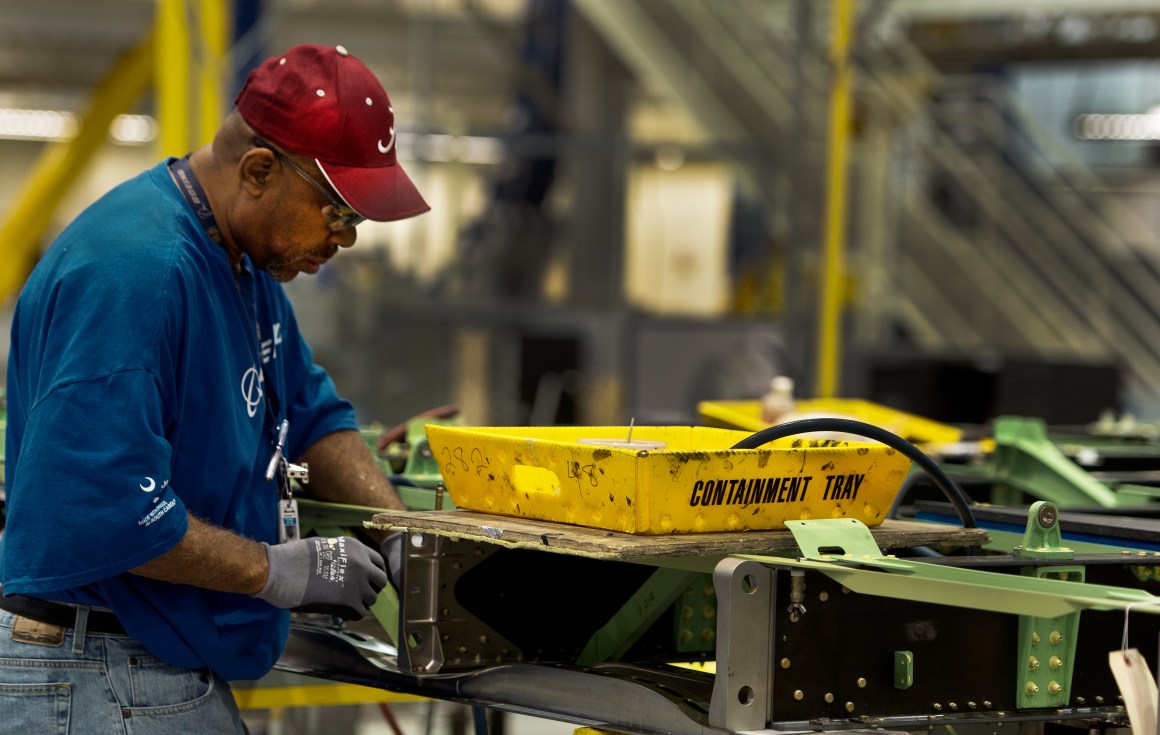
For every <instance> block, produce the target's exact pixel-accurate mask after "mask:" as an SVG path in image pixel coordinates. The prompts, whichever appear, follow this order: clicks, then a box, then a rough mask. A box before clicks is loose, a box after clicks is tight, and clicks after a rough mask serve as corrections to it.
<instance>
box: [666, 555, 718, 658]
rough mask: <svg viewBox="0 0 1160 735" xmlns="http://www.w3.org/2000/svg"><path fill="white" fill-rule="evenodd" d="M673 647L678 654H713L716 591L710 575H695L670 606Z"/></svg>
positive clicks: (715, 627)
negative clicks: (671, 607) (673, 637)
mask: <svg viewBox="0 0 1160 735" xmlns="http://www.w3.org/2000/svg"><path fill="white" fill-rule="evenodd" d="M673 633H674V636H675V639H674V646H675V648H676V650H677V651H678V652H680V653H705V654H709V653H713V652H714V651H716V650H717V590H716V588H715V587H713V575H712V574H698V575H697V577H696V578H694V579H693V581H692V582H691V583H690V584H688V585H686V586H685V591H684V592H683V593H681V595H680V597H679V598H678V599H677V604H675V605H673Z"/></svg>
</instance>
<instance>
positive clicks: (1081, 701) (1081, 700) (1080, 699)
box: [1075, 697, 1087, 707]
mask: <svg viewBox="0 0 1160 735" xmlns="http://www.w3.org/2000/svg"><path fill="white" fill-rule="evenodd" d="M1075 703H1076V704H1078V705H1080V706H1081V707H1082V706H1083V705H1085V704H1087V700H1086V699H1084V698H1083V697H1076V698H1075Z"/></svg>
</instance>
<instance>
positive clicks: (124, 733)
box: [0, 610, 246, 735]
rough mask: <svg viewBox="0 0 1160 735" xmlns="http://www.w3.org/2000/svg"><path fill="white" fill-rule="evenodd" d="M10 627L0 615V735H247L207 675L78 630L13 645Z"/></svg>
mask: <svg viewBox="0 0 1160 735" xmlns="http://www.w3.org/2000/svg"><path fill="white" fill-rule="evenodd" d="M14 619H15V616H13V615H12V614H11V613H9V612H6V611H4V610H0V735H10V734H11V735H17V734H19V735H33V734H34V733H35V735H41V734H42V733H44V734H45V735H48V734H50V733H54V734H59V735H68V734H69V733H72V734H73V735H114V734H115V735H177V734H178V733H214V734H215V735H217V733H239V734H241V733H245V732H246V728H245V726H244V725H243V724H242V720H241V716H240V715H239V714H238V708H237V705H236V704H235V703H234V698H233V694H232V693H231V692H230V687H229V684H227V683H226V682H225V681H224V680H223V679H222V678H221V677H219V676H217V675H216V674H214V673H213V672H212V671H210V670H209V669H178V668H174V667H172V666H170V665H168V664H166V663H164V662H162V661H160V660H159V659H157V657H155V656H153V655H152V654H150V653H149V651H148V650H147V649H146V648H145V647H144V646H142V645H141V644H140V643H138V642H137V641H136V640H135V639H133V638H130V637H128V636H125V635H110V634H107V633H92V632H88V633H84V634H80V635H78V634H77V631H78V630H80V625H78V626H77V627H75V628H72V629H70V630H69V631H68V632H67V633H66V634H65V637H64V643H63V644H62V645H60V646H54V647H50V646H42V645H36V644H32V643H23V642H19V641H14V640H12V621H13V620H14ZM80 622H81V621H80V620H79V619H78V623H80Z"/></svg>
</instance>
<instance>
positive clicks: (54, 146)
mask: <svg viewBox="0 0 1160 735" xmlns="http://www.w3.org/2000/svg"><path fill="white" fill-rule="evenodd" d="M152 61H153V36H152V35H150V37H149V38H147V39H145V41H144V42H142V43H141V44H140V45H139V46H137V47H136V48H134V49H132V50H131V51H129V52H128V53H126V54H125V55H124V56H122V57H121V58H120V59H119V60H118V61H117V63H116V64H115V65H114V66H113V69H112V70H111V71H110V72H109V74H108V75H107V76H106V77H105V78H104V79H103V80H102V81H101V83H100V84H98V85H97V88H96V90H95V91H94V92H93V97H92V100H91V102H90V104H89V109H88V111H87V112H86V113H85V115H84V117H83V119H82V120H81V125H80V132H79V133H77V136H76V137H75V138H73V139H72V140H70V141H67V142H61V143H48V144H46V145H45V148H44V151H43V152H42V153H41V154H40V157H39V158H38V159H37V161H36V163H35V164H34V165H33V167H32V170H31V172H30V173H29V175H28V179H27V180H26V181H25V182H24V185H23V187H22V188H21V190H20V194H19V195H18V196H17V197H16V201H15V202H14V203H13V204H12V208H11V209H10V210H9V212H8V215H7V216H6V217H5V218H4V220H3V221H2V222H0V243H4V246H3V247H4V250H5V257H4V258H0V301H4V300H6V299H7V298H8V297H9V296H11V295H12V294H13V293H15V292H16V291H17V290H18V289H19V288H20V286H21V285H22V284H23V283H24V279H25V278H26V277H27V276H28V272H29V270H31V266H32V263H33V262H34V260H35V257H36V254H37V253H38V252H39V249H40V244H41V240H42V239H43V238H44V233H45V232H46V231H47V230H48V225H49V223H50V221H51V220H52V216H53V213H54V212H55V211H56V208H57V206H58V205H59V204H60V201H61V199H62V198H63V197H64V195H65V193H66V192H67V191H68V190H69V188H70V187H71V186H72V185H73V183H74V182H75V181H76V179H77V176H78V175H79V174H80V172H81V171H82V170H83V169H84V167H85V165H86V164H87V163H88V162H89V160H90V159H92V157H93V154H94V153H96V151H97V149H98V148H100V147H101V145H102V144H103V143H104V142H105V138H106V137H107V136H108V134H109V125H110V124H111V123H112V122H113V118H115V117H116V116H117V115H119V114H121V113H123V112H126V111H128V110H129V109H130V108H131V107H132V105H133V103H134V102H135V101H136V100H137V98H138V97H140V96H141V94H142V93H144V91H145V90H146V89H147V88H148V87H149V82H150V80H151V79H152V72H153V66H152Z"/></svg>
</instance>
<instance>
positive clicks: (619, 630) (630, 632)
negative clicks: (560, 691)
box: [576, 569, 703, 666]
mask: <svg viewBox="0 0 1160 735" xmlns="http://www.w3.org/2000/svg"><path fill="white" fill-rule="evenodd" d="M702 576H703V575H700V574H697V573H695V572H685V571H679V570H676V569H657V570H656V571H655V572H653V573H652V575H651V576H650V577H649V578H648V579H647V580H645V583H644V584H642V585H641V586H640V589H638V590H637V591H636V592H635V593H634V594H633V595H632V597H629V598H628V601H626V602H625V603H624V605H622V606H621V608H620V610H618V611H617V612H616V614H615V615H613V616H612V619H611V620H609V621H608V622H607V623H605V624H604V626H603V627H601V628H600V630H598V631H596V632H595V633H593V634H592V637H591V638H589V639H588V644H587V645H585V646H584V650H583V651H581V652H580V655H579V656H578V657H577V658H576V663H577V664H579V665H580V666H588V665H591V664H596V663H601V662H603V661H615V660H616V659H618V658H620V657H621V656H622V655H624V653H625V651H627V650H628V649H629V648H631V647H632V644H633V643H635V642H636V639H637V638H639V637H640V636H641V634H642V633H644V632H645V631H646V630H648V627H649V626H650V625H652V624H653V623H654V622H656V620H657V618H659V617H660V615H661V613H663V612H664V611H665V610H667V609H668V607H669V605H671V604H673V602H674V601H675V600H676V599H677V598H678V597H680V596H681V594H682V593H683V592H684V591H685V588H686V587H688V586H689V584H691V583H692V582H693V581H694V580H695V579H698V578H700V577H702Z"/></svg>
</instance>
